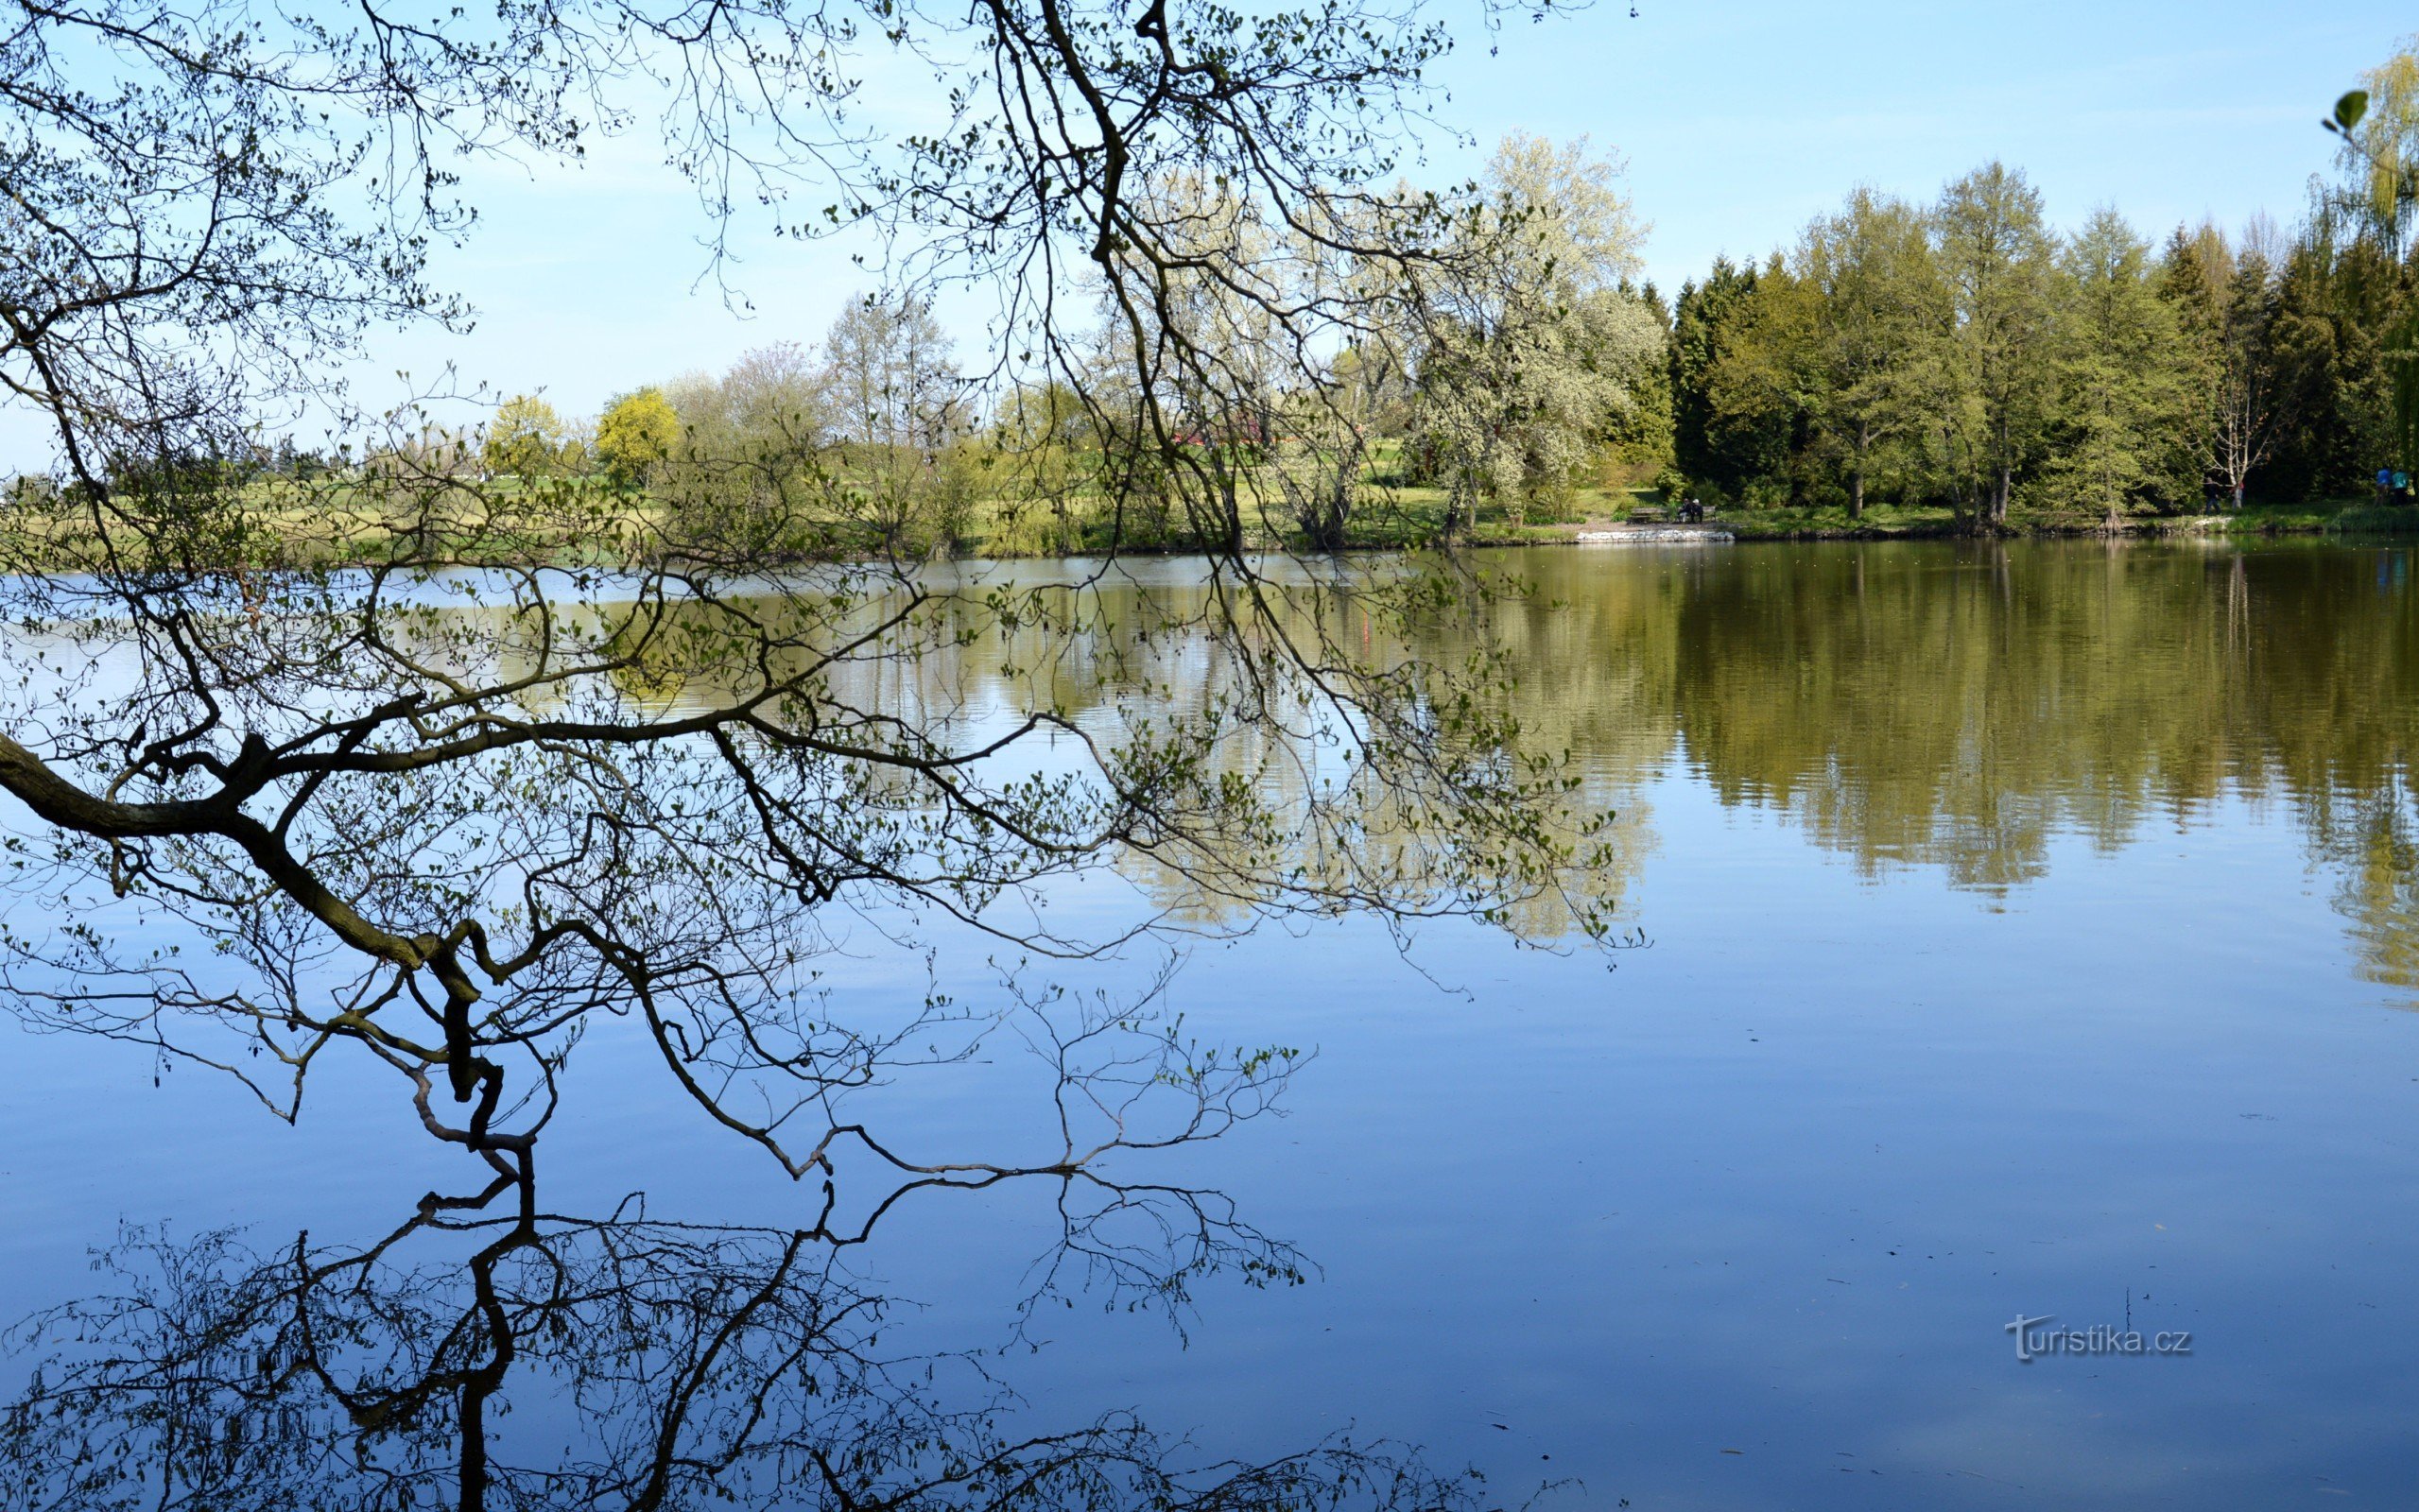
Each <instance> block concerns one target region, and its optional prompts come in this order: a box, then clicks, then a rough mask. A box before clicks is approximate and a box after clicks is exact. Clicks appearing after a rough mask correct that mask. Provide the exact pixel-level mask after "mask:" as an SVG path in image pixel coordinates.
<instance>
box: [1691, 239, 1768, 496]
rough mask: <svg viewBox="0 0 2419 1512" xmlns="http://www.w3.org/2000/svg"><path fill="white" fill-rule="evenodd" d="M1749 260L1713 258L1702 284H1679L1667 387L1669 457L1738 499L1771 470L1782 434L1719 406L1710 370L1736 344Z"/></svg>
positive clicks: (1748, 294)
mask: <svg viewBox="0 0 2419 1512" xmlns="http://www.w3.org/2000/svg"><path fill="white" fill-rule="evenodd" d="M1755 282H1756V274H1755V269H1754V267H1752V266H1737V265H1735V264H1733V263H1732V262H1731V261H1730V260H1729V259H1728V258H1726V257H1717V258H1715V259H1714V266H1713V270H1712V271H1711V272H1710V273H1708V274H1707V275H1706V277H1705V280H1704V282H1703V283H1684V284H1682V285H1681V288H1680V300H1679V302H1678V303H1677V304H1675V305H1674V306H1673V307H1672V324H1671V347H1670V373H1671V378H1670V386H1671V451H1672V460H1673V462H1674V463H1675V464H1676V465H1677V466H1678V467H1679V469H1680V471H1681V472H1682V473H1683V474H1685V476H1686V478H1687V479H1688V481H1689V482H1690V483H1693V484H1696V485H1698V486H1699V487H1701V488H1704V489H1706V490H1709V491H1711V492H1713V493H1715V494H1716V495H1718V496H1721V497H1729V498H1736V497H1738V496H1739V495H1741V494H1743V493H1744V492H1745V491H1746V490H1747V486H1748V483H1749V482H1750V481H1751V480H1752V479H1754V478H1757V477H1761V476H1766V475H1768V474H1770V473H1771V472H1777V471H1778V468H1779V465H1780V461H1781V456H1782V453H1783V452H1784V450H1785V447H1786V438H1779V437H1775V436H1774V435H1773V434H1772V433H1771V427H1770V426H1769V425H1768V424H1766V423H1764V422H1763V421H1761V420H1758V419H1754V418H1746V417H1742V415H1741V414H1740V413H1739V412H1738V411H1737V410H1736V408H1733V409H1730V410H1724V409H1723V408H1722V406H1721V405H1720V404H1718V402H1717V401H1716V398H1715V394H1714V388H1715V377H1714V375H1715V373H1716V372H1717V371H1718V370H1719V369H1720V368H1721V366H1722V365H1723V363H1724V360H1725V358H1727V357H1728V356H1729V355H1730V354H1731V353H1732V352H1734V351H1735V350H1736V348H1737V347H1738V345H1739V343H1740V339H1741V335H1740V333H1741V331H1742V329H1743V327H1744V325H1745V323H1746V321H1747V319H1748V318H1749V316H1748V301H1749V300H1750V299H1751V298H1752V297H1753V295H1754V289H1755Z"/></svg>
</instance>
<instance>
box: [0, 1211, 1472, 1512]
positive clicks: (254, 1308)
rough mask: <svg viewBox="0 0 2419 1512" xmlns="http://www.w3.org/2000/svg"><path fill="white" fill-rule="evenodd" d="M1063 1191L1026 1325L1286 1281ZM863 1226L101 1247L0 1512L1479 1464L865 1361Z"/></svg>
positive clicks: (483, 1232) (1142, 1486) (613, 1217)
mask: <svg viewBox="0 0 2419 1512" xmlns="http://www.w3.org/2000/svg"><path fill="white" fill-rule="evenodd" d="M898 1195H899V1194H895V1193H894V1194H892V1196H891V1198H889V1199H885V1201H883V1202H882V1203H881V1204H879V1205H878V1207H877V1210H876V1211H877V1212H881V1211H891V1210H892V1209H893V1208H894V1206H895V1199H896V1197H897V1196H898ZM921 1195H923V1196H924V1198H925V1199H926V1200H931V1199H933V1198H934V1196H935V1194H931V1193H930V1192H929V1191H926V1192H924V1193H923V1194H921ZM1058 1199H1059V1200H1058V1206H1059V1211H1060V1212H1061V1214H1062V1216H1063V1221H1064V1231H1063V1235H1062V1237H1061V1242H1060V1245H1059V1246H1058V1248H1057V1249H1056V1250H1055V1251H1054V1252H1053V1254H1052V1255H1051V1256H1049V1257H1046V1258H1045V1263H1043V1264H1042V1265H1040V1266H1038V1267H1036V1269H1035V1271H1034V1272H1033V1274H1034V1275H1035V1276H1036V1277H1037V1278H1038V1280H1036V1281H1035V1283H1034V1289H1033V1291H1032V1292H1031V1294H1030V1296H1029V1297H1028V1307H1029V1306H1032V1305H1037V1304H1038V1303H1040V1302H1042V1301H1045V1300H1050V1299H1053V1298H1055V1297H1058V1296H1060V1295H1061V1294H1062V1293H1063V1292H1064V1291H1066V1290H1068V1289H1070V1288H1073V1289H1077V1290H1081V1291H1084V1292H1086V1293H1088V1294H1090V1295H1091V1296H1093V1297H1095V1298H1096V1299H1106V1300H1107V1301H1109V1302H1110V1303H1112V1304H1123V1303H1125V1302H1128V1301H1132V1302H1137V1303H1142V1304H1145V1305H1147V1306H1149V1307H1156V1308H1163V1309H1164V1308H1166V1307H1167V1306H1169V1305H1173V1304H1176V1303H1178V1302H1179V1300H1180V1299H1181V1297H1182V1295H1183V1292H1184V1286H1185V1285H1186V1284H1187V1282H1188V1281H1189V1280H1192V1279H1197V1278H1199V1277H1201V1276H1203V1275H1206V1274H1210V1273H1214V1272H1218V1271H1222V1270H1228V1271H1235V1272H1238V1273H1240V1274H1241V1275H1243V1276H1244V1277H1245V1278H1246V1279H1258V1280H1268V1279H1271V1278H1275V1279H1288V1280H1290V1279H1299V1277H1300V1269H1299V1262H1298V1259H1297V1257H1295V1256H1294V1255H1293V1254H1292V1253H1291V1252H1290V1251H1289V1250H1288V1249H1287V1247H1286V1246H1283V1245H1282V1244H1279V1243H1276V1242H1274V1241H1271V1240H1270V1239H1268V1238H1267V1237H1266V1236H1264V1235H1261V1234H1258V1233H1256V1232H1254V1231H1253V1230H1252V1229H1250V1228H1249V1227H1248V1226H1247V1225H1244V1224H1241V1223H1240V1222H1238V1221H1236V1219H1235V1216H1234V1214H1233V1213H1232V1211H1231V1210H1230V1209H1229V1208H1228V1206H1227V1205H1226V1204H1225V1202H1224V1199H1223V1198H1221V1197H1219V1196H1218V1195H1217V1194H1208V1193H1199V1192H1190V1191H1184V1190H1181V1189H1176V1188H1167V1187H1125V1186H1117V1185H1114V1184H1111V1183H1108V1182H1105V1181H1102V1180H1098V1179H1097V1178H1089V1177H1083V1178H1072V1179H1068V1180H1065V1181H1063V1182H1062V1183H1061V1185H1060V1187H1059V1191H1058ZM498 1208H500V1209H502V1210H503V1211H501V1212H500V1213H498V1212H493V1211H491V1210H493V1209H498ZM825 1217H826V1220H828V1219H829V1217H830V1212H829V1209H828V1207H827V1209H826V1213H825ZM870 1232H871V1229H869V1228H856V1227H853V1226H843V1227H841V1228H835V1227H833V1226H831V1225H830V1224H829V1223H828V1222H826V1223H823V1224H819V1225H818V1226H817V1227H816V1228H814V1229H804V1230H795V1231H782V1230H776V1229H751V1228H738V1227H707V1226H699V1225H694V1224H683V1223H672V1222H663V1221H657V1220H654V1219H651V1218H649V1217H648V1215H647V1214H646V1211H645V1204H644V1202H643V1201H642V1200H641V1199H638V1198H632V1199H631V1200H630V1201H628V1202H626V1203H625V1204H624V1205H623V1206H622V1208H621V1209H620V1210H619V1211H614V1212H613V1213H611V1214H608V1215H606V1216H604V1217H601V1218H577V1217H570V1216H562V1215H557V1214H551V1213H546V1212H543V1211H540V1210H539V1208H538V1207H537V1202H536V1195H535V1193H534V1191H533V1190H532V1189H531V1188H530V1187H529V1186H528V1185H527V1183H526V1182H522V1183H509V1182H508V1183H499V1184H498V1186H497V1187H495V1188H492V1189H490V1191H489V1192H488V1193H486V1194H483V1195H482V1196H480V1197H476V1198H470V1199H464V1200H446V1199H441V1198H437V1197H430V1198H427V1199H424V1200H423V1202H422V1204H421V1206H420V1209H419V1211H417V1212H415V1213H414V1214H413V1215H412V1216H411V1217H410V1219H409V1220H408V1221H407V1222H406V1223H404V1224H403V1225H402V1226H401V1227H400V1228H399V1229H396V1230H395V1231H394V1232H392V1233H390V1234H389V1235H387V1236H386V1237H385V1238H383V1239H381V1240H379V1241H378V1242H376V1243H374V1244H370V1245H366V1246H357V1247H353V1248H344V1247H329V1246H323V1245H317V1244H315V1243H314V1242H313V1241H312V1239H311V1238H310V1236H308V1235H300V1236H297V1237H296V1238H295V1239H294V1241H293V1242H292V1243H291V1244H290V1245H288V1246H280V1247H271V1248H267V1249H259V1248H254V1247H252V1246H251V1245H250V1244H248V1243H247V1242H246V1241H245V1240H244V1239H243V1238H242V1237H241V1236H239V1235H236V1234H233V1233H226V1232H220V1233H211V1234H205V1235H203V1236H201V1237H199V1238H198V1239H191V1240H183V1241H175V1240H171V1239H169V1238H166V1237H164V1235H161V1234H159V1233H154V1232H145V1231H129V1232H127V1233H124V1234H122V1235H121V1237H120V1239H119V1240H118V1242H117V1243H116V1244H115V1245H113V1246H111V1247H110V1248H109V1249H108V1250H106V1251H105V1252H104V1253H102V1254H101V1255H100V1256H98V1257H97V1259H96V1262H95V1269H96V1270H97V1271H98V1272H99V1273H100V1274H101V1275H102V1276H103V1277H104V1281H103V1283H102V1286H101V1289H100V1290H99V1291H98V1292H96V1294H95V1295H94V1296H93V1297H88V1298H83V1299H80V1300H77V1301H74V1302H70V1303H67V1304H65V1305H62V1306H59V1307H56V1308H53V1309H51V1310H50V1311H48V1312H46V1313H44V1314H40V1315H38V1316H36V1317H34V1318H32V1319H30V1320H28V1321H27V1322H26V1323H24V1324H22V1325H20V1326H19V1327H18V1329H17V1330H15V1331H14V1332H13V1335H12V1339H11V1342H12V1343H13V1344H14V1345H15V1347H16V1349H17V1351H18V1352H20V1353H21V1354H24V1355H29V1356H31V1357H33V1358H34V1359H35V1360H37V1361H38V1362H39V1364H38V1367H37V1368H36V1370H35V1372H34V1374H33V1380H32V1383H31V1385H30V1386H29V1388H28V1389H27V1390H26V1392H25V1394H24V1395H23V1396H22V1397H21V1398H19V1399H18V1400H16V1401H15V1402H14V1403H12V1404H11V1405H10V1406H9V1409H8V1413H7V1417H6V1420H5V1428H4V1429H0V1433H5V1438H6V1443H7V1447H8V1461H9V1466H10V1467H11V1469H9V1473H8V1477H7V1480H6V1484H5V1486H4V1487H0V1505H6V1506H9V1507H22V1508H36V1507H40V1508H56V1509H61V1512H64V1509H68V1508H97V1507H109V1506H122V1505H130V1504H134V1503H142V1504H146V1505H150V1506H156V1507H182V1508H204V1507H209V1508H216V1507H243V1508H246V1509H272V1508H277V1509H283V1508H294V1509H301V1508H311V1509H315V1512H330V1509H336V1508H361V1509H365V1512H366V1509H369V1508H372V1507H375V1508H381V1509H384V1508H397V1507H413V1506H447V1507H457V1508H460V1509H463V1512H471V1509H476V1508H515V1509H523V1508H527V1509H537V1508H547V1509H553V1508H565V1509H568V1508H670V1507H693V1506H703V1505H718V1506H734V1507H797V1508H829V1509H835V1512H837V1509H842V1508H845V1509H851V1512H858V1509H873V1508H977V1507H980V1508H1000V1509H1007V1508H1023V1507H1029V1508H1036V1509H1041V1508H1048V1509H1054V1512H1055V1509H1066V1508H1135V1509H1141V1508H1152V1509H1179V1508H1201V1509H1209V1508H1220V1509H1226V1508H1233V1509H1255V1508H1270V1509H1273V1508H1279V1507H1302V1506H1310V1505H1317V1506H1322V1507H1357V1508H1370V1509H1385V1508H1403V1509H1407V1512H1408V1509H1411V1508H1421V1509H1429V1508H1434V1509H1446V1508H1461V1507H1475V1506H1477V1504H1478V1503H1477V1499H1476V1497H1477V1482H1476V1480H1475V1478H1473V1477H1468V1476H1460V1477H1456V1476H1449V1475H1439V1474H1437V1473H1435V1472H1434V1471H1432V1470H1430V1469H1428V1468H1427V1467H1426V1466H1425V1464H1424V1463H1423V1462H1422V1461H1421V1459H1420V1457H1419V1456H1418V1455H1417V1454H1416V1453H1414V1452H1410V1451H1408V1449H1406V1448H1404V1447H1403V1446H1400V1445H1395V1444H1390V1443H1387V1442H1384V1441H1378V1442H1374V1443H1359V1442H1355V1441H1354V1440H1352V1439H1350V1438H1349V1437H1346V1436H1344V1435H1333V1436H1330V1437H1328V1438H1326V1439H1322V1440H1320V1441H1317V1442H1315V1443H1311V1444H1306V1445H1302V1446H1298V1447H1296V1448H1294V1449H1293V1450H1292V1451H1291V1452H1286V1453H1283V1454H1280V1455H1278V1456H1276V1457H1273V1458H1270V1459H1266V1460H1261V1461H1254V1462H1248V1463H1247V1462H1240V1461H1231V1460H1230V1461H1220V1460H1216V1459H1213V1458H1209V1457H1207V1456H1204V1455H1202V1454H1201V1452H1198V1451H1196V1450H1194V1449H1193V1448H1192V1447H1191V1446H1190V1445H1189V1444H1188V1443H1187V1442H1186V1440H1185V1437H1184V1435H1183V1434H1171V1433H1168V1432H1166V1431H1164V1430H1163V1429H1161V1428H1159V1427H1157V1426H1155V1425H1152V1424H1149V1423H1148V1422H1146V1421H1145V1420H1144V1418H1143V1417H1140V1416H1138V1415H1136V1414H1135V1413H1133V1412H1132V1411H1129V1410H1125V1409H1123V1408H1118V1409H1114V1410H1111V1411H1108V1412H1105V1413H1102V1414H1101V1415H1099V1416H1097V1417H1091V1418H1089V1419H1086V1420H1082V1421H1079V1422H1074V1423H1056V1424H1048V1423H1038V1422H1036V1421H1034V1420H1033V1419H1032V1415H1031V1414H1029V1413H1027V1412H1025V1411H1023V1410H1022V1409H1021V1407H1020V1404H1019V1403H1018V1401H1017V1400H1016V1398H1015V1396H1014V1394H1013V1392H1012V1390H1011V1383H1008V1382H1006V1381H1004V1380H1002V1379H1001V1377H1000V1376H999V1374H998V1373H997V1370H998V1367H999V1365H1000V1361H1001V1359H1002V1355H1001V1353H1000V1352H999V1351H997V1350H994V1349H986V1348H984V1347H983V1345H984V1341H978V1340H977V1341H967V1342H968V1346H969V1347H968V1348H966V1349H960V1350H954V1351H952V1350H936V1349H923V1348H907V1349H903V1348H901V1347H900V1346H897V1345H894V1344H892V1343H890V1340H889V1338H888V1332H889V1329H890V1325H891V1323H892V1320H893V1318H894V1315H895V1314H896V1312H897V1310H898V1303H897V1302H896V1301H895V1299H893V1298H891V1297H886V1296H884V1295H882V1294H881V1292H880V1291H879V1289H878V1288H876V1287H874V1286H873V1284H871V1283H870V1282H868V1281H866V1280H862V1279H860V1278H859V1277H858V1276H856V1275H855V1274H854V1273H853V1272H852V1270H851V1268H850V1265H849V1257H850V1256H851V1255H852V1253H853V1252H854V1251H855V1247H856V1246H858V1245H860V1244H862V1243H863V1242H864V1241H865V1239H866V1238H867V1237H869V1235H870Z"/></svg>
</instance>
